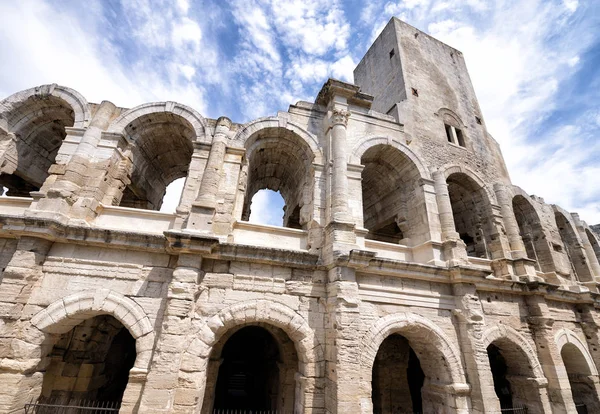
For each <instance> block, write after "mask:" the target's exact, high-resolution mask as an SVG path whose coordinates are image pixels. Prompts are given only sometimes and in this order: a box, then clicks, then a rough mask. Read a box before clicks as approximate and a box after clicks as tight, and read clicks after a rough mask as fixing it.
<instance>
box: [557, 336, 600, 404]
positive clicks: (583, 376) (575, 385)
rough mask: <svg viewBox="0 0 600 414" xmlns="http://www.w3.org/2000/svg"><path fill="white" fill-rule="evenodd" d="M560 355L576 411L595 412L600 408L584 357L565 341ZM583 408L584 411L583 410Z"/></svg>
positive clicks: (590, 373)
mask: <svg viewBox="0 0 600 414" xmlns="http://www.w3.org/2000/svg"><path fill="white" fill-rule="evenodd" d="M560 356H561V357H562V360H563V363H564V364H565V368H566V370H567V375H568V376H569V384H570V385H571V394H572V395H573V402H575V406H576V407H577V412H589V413H596V412H598V410H599V409H600V402H599V401H598V394H597V392H596V385H595V383H594V379H596V380H597V378H593V377H592V375H593V374H592V372H591V370H590V367H589V365H588V362H587V361H586V359H585V357H584V356H583V354H582V353H581V351H580V350H579V348H577V346H575V345H574V344H572V343H569V342H567V343H566V344H564V345H563V347H562V349H561V350H560ZM584 409H585V411H584Z"/></svg>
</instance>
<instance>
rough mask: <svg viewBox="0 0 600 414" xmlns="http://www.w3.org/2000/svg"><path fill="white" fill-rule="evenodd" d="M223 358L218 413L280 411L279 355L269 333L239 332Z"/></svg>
mask: <svg viewBox="0 0 600 414" xmlns="http://www.w3.org/2000/svg"><path fill="white" fill-rule="evenodd" d="M221 355H222V359H223V363H222V364H221V366H220V368H219V375H218V379H217V386H216V392H215V404H214V409H215V410H218V409H240V410H263V411H268V410H275V409H277V399H278V394H279V384H280V379H279V363H280V353H279V347H278V345H277V342H276V341H275V339H274V338H273V336H272V335H271V334H270V333H269V332H268V331H267V330H266V329H263V328H261V327H258V326H249V327H246V328H242V329H240V330H239V331H238V332H236V333H235V334H233V335H232V336H231V338H229V340H228V341H227V343H226V344H225V346H224V347H223V352H222V354H221Z"/></svg>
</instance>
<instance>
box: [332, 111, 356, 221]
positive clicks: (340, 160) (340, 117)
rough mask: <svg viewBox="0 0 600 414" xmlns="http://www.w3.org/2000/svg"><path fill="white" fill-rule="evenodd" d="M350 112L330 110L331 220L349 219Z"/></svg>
mask: <svg viewBox="0 0 600 414" xmlns="http://www.w3.org/2000/svg"><path fill="white" fill-rule="evenodd" d="M349 117H350V112H349V111H347V110H345V109H337V108H334V109H332V111H331V118H330V122H331V125H332V127H331V149H330V160H331V162H332V163H333V169H332V177H331V221H337V222H349V221H351V218H350V214H349V211H348V177H347V176H346V174H347V171H348V155H347V154H346V146H347V142H346V126H347V125H348V118H349Z"/></svg>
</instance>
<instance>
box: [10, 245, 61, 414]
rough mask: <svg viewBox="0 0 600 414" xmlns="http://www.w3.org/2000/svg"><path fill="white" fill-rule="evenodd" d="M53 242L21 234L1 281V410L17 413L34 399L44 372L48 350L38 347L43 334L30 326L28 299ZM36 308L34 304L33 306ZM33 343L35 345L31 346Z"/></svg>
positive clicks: (39, 276)
mask: <svg viewBox="0 0 600 414" xmlns="http://www.w3.org/2000/svg"><path fill="white" fill-rule="evenodd" d="M51 246H52V242H50V241H48V240H43V239H36V238H33V237H21V238H20V239H19V242H18V245H17V249H16V251H15V253H14V254H13V257H12V259H11V260H10V262H9V263H8V266H7V267H6V269H5V270H4V274H3V278H2V283H1V284H0V384H1V386H0V413H12V412H20V410H22V409H23V405H24V404H25V403H26V402H29V401H30V400H31V399H36V398H37V397H38V396H39V394H40V392H41V386H42V377H43V373H41V372H39V370H38V366H39V363H40V359H41V357H42V356H43V355H44V354H45V353H46V352H49V351H50V349H44V347H40V346H37V344H40V343H42V342H43V341H44V338H43V337H44V334H43V333H42V332H41V331H39V330H38V329H37V328H34V327H32V326H31V323H30V322H29V319H30V317H31V313H33V312H32V310H29V311H28V310H27V308H28V306H27V302H28V301H29V298H30V296H31V294H32V292H33V290H34V288H35V286H36V285H37V284H38V283H39V282H40V280H41V278H42V276H43V273H42V265H43V263H44V262H45V260H46V256H47V254H48V251H49V250H50V247H51ZM34 310H35V307H34ZM34 344H35V345H34Z"/></svg>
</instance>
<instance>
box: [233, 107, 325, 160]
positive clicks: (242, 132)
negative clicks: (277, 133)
mask: <svg viewBox="0 0 600 414" xmlns="http://www.w3.org/2000/svg"><path fill="white" fill-rule="evenodd" d="M271 128H273V129H277V128H281V129H283V130H286V131H289V132H291V133H293V134H294V135H296V136H297V137H298V138H300V139H301V140H302V141H303V142H304V143H305V144H306V145H307V146H308V147H309V148H310V150H311V152H312V155H313V162H314V163H316V164H323V162H324V158H323V150H322V148H321V146H320V145H319V140H318V139H317V137H316V136H314V135H313V134H311V133H310V132H308V131H307V130H305V129H304V128H302V127H300V126H299V125H297V124H295V123H293V122H290V121H289V120H287V119H283V118H280V117H266V118H258V119H256V120H254V121H251V122H249V123H247V124H245V125H244V126H243V127H242V128H240V129H239V130H238V132H237V133H236V134H235V136H234V137H233V139H232V142H233V143H234V144H235V146H239V147H244V148H246V149H247V150H248V149H250V148H251V147H252V146H253V145H254V140H253V139H252V138H253V137H255V136H256V135H257V134H258V133H259V132H260V131H263V130H267V129H271Z"/></svg>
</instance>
